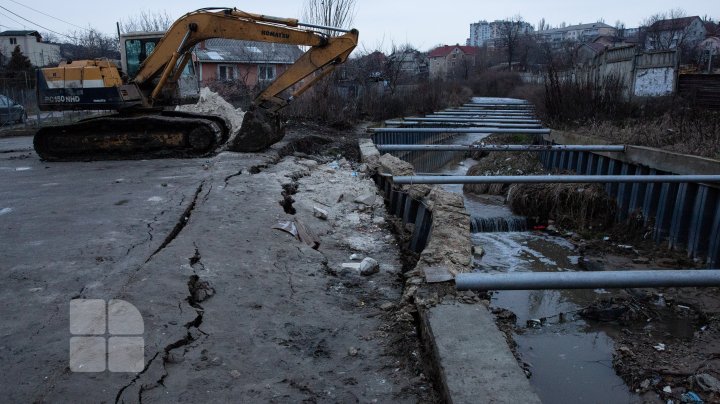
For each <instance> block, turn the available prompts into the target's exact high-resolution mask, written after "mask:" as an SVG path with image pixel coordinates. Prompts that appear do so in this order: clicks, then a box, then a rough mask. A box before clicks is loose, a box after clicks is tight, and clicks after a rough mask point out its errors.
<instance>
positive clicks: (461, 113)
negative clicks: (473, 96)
mask: <svg viewBox="0 0 720 404" xmlns="http://www.w3.org/2000/svg"><path fill="white" fill-rule="evenodd" d="M488 115H492V116H534V115H535V114H533V113H532V112H524V111H523V112H521V111H477V112H476V111H440V112H433V113H432V114H427V116H488Z"/></svg>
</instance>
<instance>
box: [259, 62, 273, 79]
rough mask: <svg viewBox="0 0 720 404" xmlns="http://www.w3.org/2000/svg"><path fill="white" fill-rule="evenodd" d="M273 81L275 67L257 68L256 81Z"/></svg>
mask: <svg viewBox="0 0 720 404" xmlns="http://www.w3.org/2000/svg"><path fill="white" fill-rule="evenodd" d="M267 80H275V66H271V65H260V66H258V81H267Z"/></svg>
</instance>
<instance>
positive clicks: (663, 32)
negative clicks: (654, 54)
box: [642, 8, 689, 50]
mask: <svg viewBox="0 0 720 404" xmlns="http://www.w3.org/2000/svg"><path fill="white" fill-rule="evenodd" d="M686 16H687V15H686V14H685V11H683V10H682V9H679V8H676V9H672V10H670V11H669V12H666V13H665V12H662V13H657V14H654V15H652V16H650V17H649V18H648V19H646V20H645V21H644V22H643V24H642V25H643V28H644V29H643V31H644V34H645V38H646V42H647V44H648V45H649V46H648V47H649V48H650V49H653V50H667V49H675V48H679V49H683V48H685V45H686V43H685V42H686V39H687V36H688V32H689V31H688V24H687V21H686V20H685V19H684V18H685V17H686Z"/></svg>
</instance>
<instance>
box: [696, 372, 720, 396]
mask: <svg viewBox="0 0 720 404" xmlns="http://www.w3.org/2000/svg"><path fill="white" fill-rule="evenodd" d="M695 384H697V386H698V387H700V388H701V389H702V390H703V391H711V392H714V393H718V392H720V380H718V379H716V378H714V377H713V376H711V375H709V374H707V373H700V374H699V375H695Z"/></svg>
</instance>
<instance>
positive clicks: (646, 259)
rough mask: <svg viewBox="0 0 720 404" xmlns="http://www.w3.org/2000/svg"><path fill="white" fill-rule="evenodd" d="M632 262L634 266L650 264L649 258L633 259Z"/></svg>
mask: <svg viewBox="0 0 720 404" xmlns="http://www.w3.org/2000/svg"><path fill="white" fill-rule="evenodd" d="M632 262H633V263H635V264H648V263H650V258H647V257H638V258H633V260H632Z"/></svg>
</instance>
